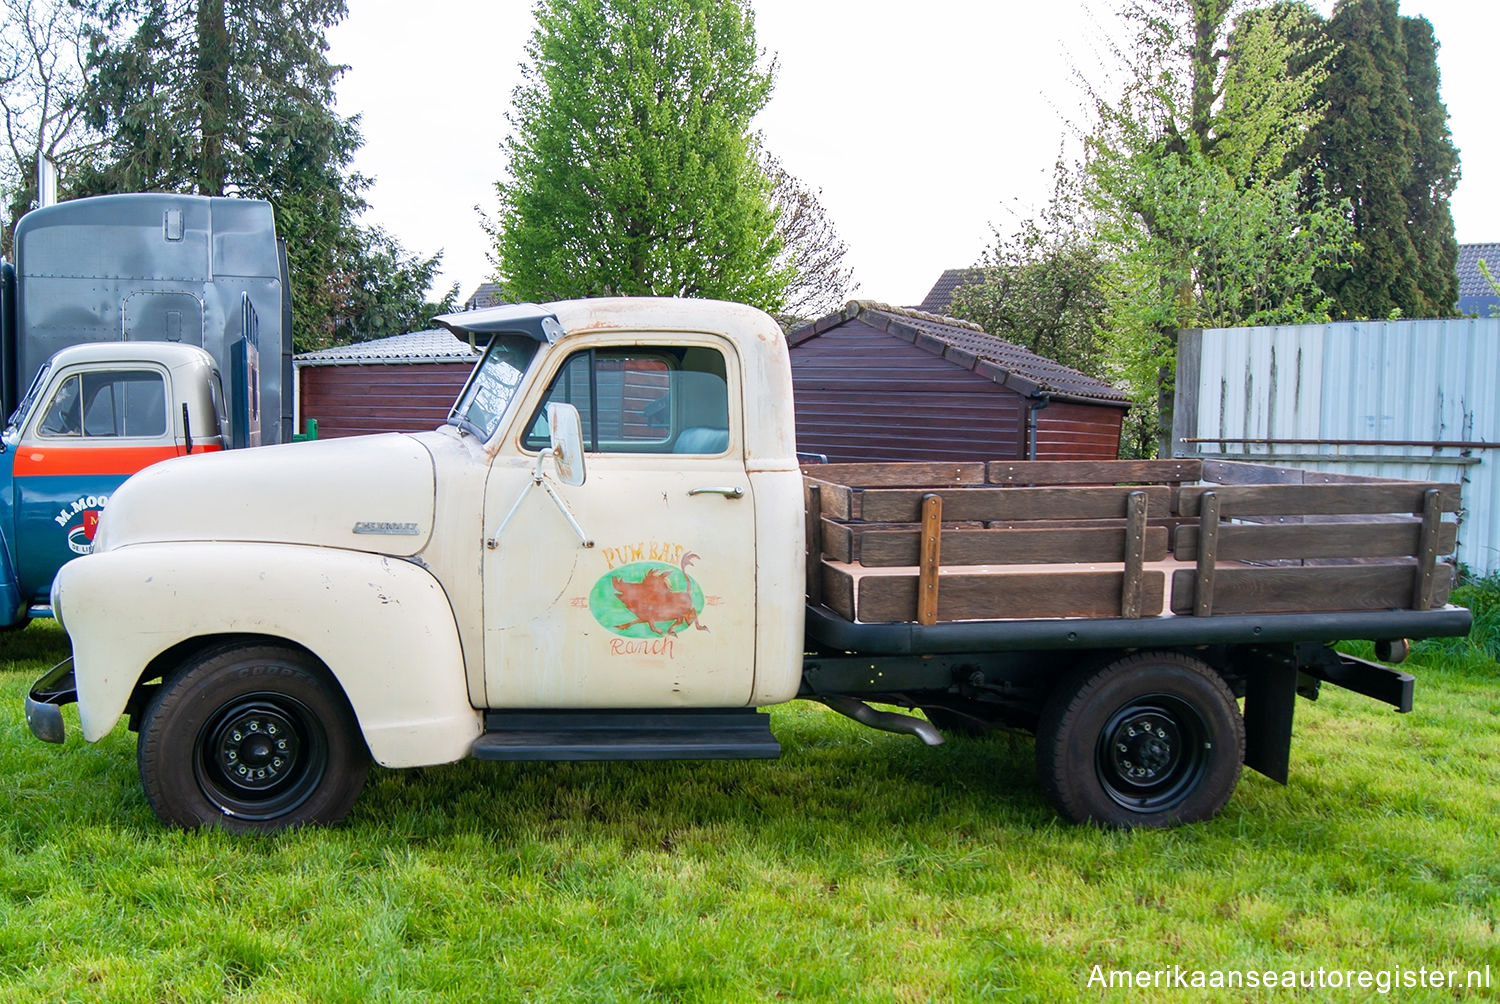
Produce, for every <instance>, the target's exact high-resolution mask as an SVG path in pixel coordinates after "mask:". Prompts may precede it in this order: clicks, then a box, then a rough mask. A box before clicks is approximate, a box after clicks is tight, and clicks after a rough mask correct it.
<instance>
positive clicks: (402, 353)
mask: <svg viewBox="0 0 1500 1004" xmlns="http://www.w3.org/2000/svg"><path fill="white" fill-rule="evenodd" d="M478 358H479V350H478V349H472V348H470V347H469V343H468V342H465V341H460V340H459V339H457V338H455V337H453V332H451V331H448V330H436V331H413V332H410V333H408V334H404V335H391V336H390V337H389V338H376V339H373V340H372V341H368V342H358V343H356V344H354V345H335V346H334V347H333V348H329V349H318V350H317V351H316V352H303V353H301V354H300V355H298V356H297V357H296V360H295V361H296V363H297V365H299V366H371V365H376V366H378V365H391V364H397V363H470V364H472V363H473V362H474V361H475V360H477V359H478Z"/></svg>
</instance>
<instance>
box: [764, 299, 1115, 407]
mask: <svg viewBox="0 0 1500 1004" xmlns="http://www.w3.org/2000/svg"><path fill="white" fill-rule="evenodd" d="M851 321H858V322H860V323H863V324H867V325H869V326H870V327H873V328H876V329H878V330H880V331H884V332H886V333H887V334H889V335H891V336H893V337H896V338H901V339H903V340H905V341H908V342H912V343H914V344H915V345H916V346H917V347H918V348H920V349H924V350H926V351H928V352H931V353H932V354H933V355H936V356H941V357H942V358H944V359H945V360H947V361H948V362H950V363H952V364H953V365H955V366H958V367H960V368H962V369H966V370H971V371H973V372H975V373H978V374H979V375H981V376H985V377H988V378H989V379H991V380H993V381H995V383H997V384H1001V385H1002V386H1005V387H1009V388H1010V389H1011V390H1014V391H1015V392H1016V393H1018V394H1022V395H1024V396H1026V397H1041V396H1044V395H1045V396H1048V397H1056V398H1060V399H1063V400H1072V401H1082V402H1086V403H1088V404H1107V405H1114V406H1117V407H1121V408H1125V407H1129V404H1130V400H1129V398H1127V397H1126V396H1125V394H1124V393H1123V392H1121V391H1119V390H1116V389H1115V388H1114V387H1111V386H1110V385H1109V384H1107V383H1105V382H1104V381H1102V380H1096V379H1095V378H1093V377H1091V376H1089V375H1088V374H1086V373H1082V372H1080V371H1079V370H1075V369H1073V368H1072V367H1071V366H1064V365H1063V364H1062V363H1060V362H1057V361H1056V360H1052V359H1048V358H1047V357H1045V356H1039V355H1037V354H1036V353H1035V352H1032V351H1031V350H1030V349H1026V348H1022V347H1021V346H1019V345H1016V344H1014V343H1012V342H1007V341H1005V340H1004V339H1002V338H996V337H995V336H994V335H991V334H987V333H986V332H985V331H984V329H982V328H980V327H979V326H978V325H977V324H973V323H971V322H969V321H962V320H959V319H958V318H956V317H943V316H941V315H937V314H930V313H927V312H925V311H920V310H913V309H910V308H907V307H892V306H890V305H888V304H884V303H876V302H874V301H871V300H850V301H849V303H848V304H847V305H845V307H844V309H843V310H841V311H838V312H836V313H833V314H828V315H826V316H824V317H820V318H818V319H817V320H816V321H814V322H813V323H812V324H809V325H808V326H806V327H804V328H801V329H800V330H798V331H794V332H792V333H791V334H790V335H788V336H787V344H788V345H790V346H792V347H793V348H795V347H796V346H798V345H800V344H802V343H803V342H806V341H808V340H810V339H813V338H817V337H818V336H819V335H821V334H823V333H824V332H826V331H830V330H832V329H834V328H837V327H839V326H840V325H843V324H848V323H850V322H851Z"/></svg>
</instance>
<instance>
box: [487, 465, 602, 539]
mask: <svg viewBox="0 0 1500 1004" xmlns="http://www.w3.org/2000/svg"><path fill="white" fill-rule="evenodd" d="M547 457H552V458H553V460H554V461H556V459H557V457H556V448H555V447H554V448H553V449H552V450H543V451H542V452H541V453H538V454H537V456H536V466H535V467H533V468H532V469H531V484H529V485H527V486H526V487H525V488H523V489H521V494H519V495H517V496H516V501H515V503H514V504H513V505H511V507H510V512H508V513H506V514H505V518H504V519H502V520H501V521H500V526H499V527H498V528H497V529H496V530H495V535H494V536H493V537H491V538H490V539H489V540H486V541H485V542H484V546H485V547H487V548H489V549H490V550H491V551H493V550H495V548H497V547H499V546H500V537H501V536H502V535H503V534H504V533H505V528H506V527H507V526H510V521H511V520H512V519H514V518H515V515H516V513H517V512H519V511H520V508H521V503H522V502H525V501H526V496H527V495H528V494H530V492H531V489H533V488H535V487H537V486H538V485H540V486H541V487H542V490H544V491H545V492H546V493H547V494H548V495H549V496H550V497H551V499H552V501H553V502H554V503H556V505H557V508H558V511H559V512H561V513H562V514H563V519H565V520H567V521H568V525H569V526H570V527H572V528H573V532H574V533H576V534H577V535H578V542H579V543H580V544H582V545H583V546H584V547H593V546H594V541H593V538H591V537H590V536H589V535H588V534H586V533H584V532H583V527H581V526H579V525H578V519H577V518H576V517H575V516H574V515H573V510H572V509H569V508H568V503H566V502H564V501H563V497H562V496H561V495H559V494H557V489H555V488H553V487H552V482H551V480H550V479H548V478H547V476H546V475H545V474H543V473H542V461H543V460H544V459H545V458H547Z"/></svg>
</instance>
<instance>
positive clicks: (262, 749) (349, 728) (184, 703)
mask: <svg viewBox="0 0 1500 1004" xmlns="http://www.w3.org/2000/svg"><path fill="white" fill-rule="evenodd" d="M137 761H138V763H139V765H140V774H141V785H142V787H143V788H144V789H145V792H146V798H147V800H148V801H149V802H150V803H151V808H152V809H154V810H155V812H156V814H157V815H158V816H159V817H161V819H162V821H163V822H166V823H168V824H171V825H174V826H184V827H197V826H205V825H220V826H223V827H224V828H225V829H228V830H234V831H267V830H279V829H284V828H286V827H289V826H301V825H306V824H316V823H335V822H337V821H338V820H340V819H342V818H343V817H344V815H345V814H346V813H348V811H349V809H350V807H351V806H352V805H353V804H354V800H355V799H356V798H357V797H358V796H359V792H360V789H361V788H363V787H364V782H365V775H366V774H367V773H368V772H369V768H370V755H369V751H368V750H367V749H366V747H365V743H364V739H363V737H362V736H361V734H360V732H359V727H358V724H357V723H356V721H355V719H354V713H353V711H352V710H351V709H350V707H349V702H348V700H347V699H346V698H345V697H344V694H343V692H342V691H341V690H339V689H338V687H337V686H336V685H335V684H334V682H333V680H332V679H331V678H330V677H329V676H328V674H327V672H326V671H325V670H324V669H323V667H322V666H321V665H319V664H317V663H316V662H315V660H313V659H312V658H311V657H310V656H308V655H307V654H306V653H303V652H300V651H298V650H296V649H291V648H282V647H279V646H271V645H240V646H235V647H231V648H221V649H216V650H213V651H211V652H208V653H206V654H204V655H201V656H199V657H198V658H197V659H195V660H194V661H192V662H190V663H188V664H187V665H186V666H184V667H183V669H182V670H181V671H180V672H179V673H177V674H176V675H175V676H173V677H171V678H170V679H168V680H167V681H165V682H164V683H163V684H162V686H161V687H160V688H159V689H158V690H157V692H156V693H155V695H153V697H152V700H151V702H150V704H149V705H148V706H147V708H146V713H145V716H144V717H143V719H142V722H141V734H140V743H139V746H138V747H137Z"/></svg>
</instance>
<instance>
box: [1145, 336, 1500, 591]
mask: <svg viewBox="0 0 1500 1004" xmlns="http://www.w3.org/2000/svg"><path fill="white" fill-rule="evenodd" d="M1173 435H1174V445H1175V452H1176V453H1177V454H1178V455H1188V456H1191V455H1197V456H1203V457H1210V458H1222V459H1227V460H1251V461H1256V462H1262V463H1274V464H1278V465H1282V466H1288V467H1301V468H1306V469H1312V470H1320V471H1334V472H1338V473H1342V474H1362V475H1369V476H1374V477H1396V478H1413V479H1417V480H1431V481H1461V482H1462V483H1463V504H1464V512H1463V514H1462V522H1461V524H1460V527H1459V535H1458V552H1457V557H1458V560H1459V561H1460V562H1461V563H1463V564H1464V565H1466V566H1467V567H1468V568H1469V570H1470V571H1471V572H1474V573H1482V574H1490V573H1495V572H1500V453H1497V451H1500V319H1496V318H1483V319H1478V318H1464V319H1459V320H1451V321H1362V322H1350V323H1340V324H1302V325H1285V326H1276V327H1259V328H1213V329H1207V330H1202V331H1184V332H1182V336H1181V338H1180V341H1179V344H1178V352H1177V395H1176V405H1175V411H1174V426H1173Z"/></svg>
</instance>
